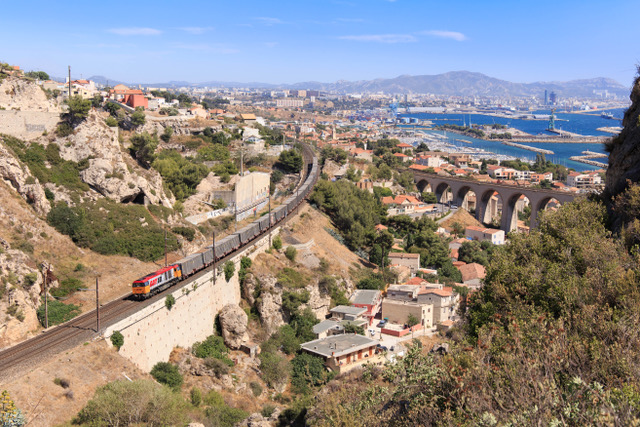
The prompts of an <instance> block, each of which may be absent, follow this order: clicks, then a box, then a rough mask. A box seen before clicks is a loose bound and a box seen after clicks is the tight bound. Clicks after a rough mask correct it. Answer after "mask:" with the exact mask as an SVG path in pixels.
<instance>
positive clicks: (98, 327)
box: [96, 276, 100, 333]
mask: <svg viewBox="0 0 640 427" xmlns="http://www.w3.org/2000/svg"><path fill="white" fill-rule="evenodd" d="M96 332H97V333H100V293H99V292H98V276H96Z"/></svg>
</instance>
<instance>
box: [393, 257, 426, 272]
mask: <svg viewBox="0 0 640 427" xmlns="http://www.w3.org/2000/svg"><path fill="white" fill-rule="evenodd" d="M388 258H389V262H390V263H391V265H402V266H405V267H408V268H409V269H410V270H411V272H412V273H415V272H416V271H418V269H419V268H420V254H408V253H404V252H390V253H389V255H388Z"/></svg>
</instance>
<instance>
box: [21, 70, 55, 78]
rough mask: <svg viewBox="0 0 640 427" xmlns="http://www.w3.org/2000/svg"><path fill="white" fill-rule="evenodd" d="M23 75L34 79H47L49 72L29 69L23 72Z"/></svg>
mask: <svg viewBox="0 0 640 427" xmlns="http://www.w3.org/2000/svg"><path fill="white" fill-rule="evenodd" d="M25 76H27V77H31V78H32V79H36V80H49V74H47V73H45V72H44V71H29V72H27V73H25Z"/></svg>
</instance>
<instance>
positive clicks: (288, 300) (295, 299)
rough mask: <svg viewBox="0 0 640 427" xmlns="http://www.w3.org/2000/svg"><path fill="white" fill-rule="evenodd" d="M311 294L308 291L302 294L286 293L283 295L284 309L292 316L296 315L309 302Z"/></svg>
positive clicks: (304, 290)
mask: <svg viewBox="0 0 640 427" xmlns="http://www.w3.org/2000/svg"><path fill="white" fill-rule="evenodd" d="M309 298H310V294H309V291H308V290H306V289H302V291H301V292H289V291H284V292H283V293H282V309H283V310H284V311H285V312H286V313H287V314H289V315H290V316H291V315H292V314H294V313H295V312H296V311H297V310H298V308H299V307H300V306H301V305H302V304H306V303H307V302H309Z"/></svg>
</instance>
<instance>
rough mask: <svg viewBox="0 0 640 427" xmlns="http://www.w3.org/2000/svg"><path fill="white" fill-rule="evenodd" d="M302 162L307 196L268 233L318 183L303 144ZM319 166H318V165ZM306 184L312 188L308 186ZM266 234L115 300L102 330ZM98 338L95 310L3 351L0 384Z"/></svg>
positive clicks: (105, 311) (103, 316) (104, 309)
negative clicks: (179, 276)
mask: <svg viewBox="0 0 640 427" xmlns="http://www.w3.org/2000/svg"><path fill="white" fill-rule="evenodd" d="M302 152H303V158H304V159H305V165H306V168H305V170H304V173H303V175H302V178H301V179H300V182H299V184H298V188H299V187H305V186H306V187H305V189H306V194H302V195H301V196H302V197H300V198H299V200H297V201H296V203H295V205H292V206H290V209H289V211H288V212H287V215H286V216H284V217H283V218H282V219H281V220H279V221H277V222H274V223H273V224H272V226H271V228H270V229H269V231H270V230H271V229H273V228H276V227H280V226H282V225H283V224H284V223H285V222H287V221H288V220H289V219H291V217H293V216H294V215H295V214H296V213H297V210H295V208H296V207H297V206H298V205H299V204H300V203H302V201H303V199H304V198H305V197H306V196H307V195H308V194H309V192H310V190H311V188H312V187H313V185H314V184H315V182H316V181H317V179H318V175H319V171H318V169H317V168H316V169H315V171H314V174H313V175H312V167H311V164H312V163H313V161H314V160H315V161H316V162H317V159H316V158H315V154H314V153H313V151H312V150H311V148H310V147H309V146H308V145H306V144H303V150H302ZM316 165H317V163H316ZM307 184H310V185H308V186H307ZM265 234H266V233H261V234H259V235H258V236H256V237H255V238H253V239H252V240H250V241H249V242H247V243H245V244H243V245H241V246H240V247H239V248H238V249H236V250H235V251H233V252H231V253H230V254H228V255H226V256H224V257H223V258H220V259H218V260H216V262H215V263H214V265H212V266H211V267H208V268H206V269H204V270H202V271H200V272H198V273H196V274H195V275H193V276H192V277H190V278H189V279H187V280H184V281H182V282H180V283H179V284H178V285H175V286H173V287H170V288H169V289H166V290H165V291H163V292H160V293H158V294H157V295H155V296H153V297H151V298H149V299H147V300H144V301H135V300H133V298H132V294H128V295H125V296H123V297H121V298H119V299H116V300H113V301H111V302H109V303H106V304H104V305H103V306H101V307H100V326H101V329H104V328H105V327H107V326H109V325H112V324H114V323H115V322H117V321H119V320H121V319H123V318H125V317H128V316H130V315H131V314H133V313H135V312H136V311H138V310H140V309H141V308H144V307H146V306H148V305H150V304H153V303H154V302H156V301H157V300H158V299H161V298H163V297H164V295H165V294H166V293H169V292H174V291H175V290H176V289H180V288H182V287H184V286H187V285H189V284H190V283H191V282H192V281H193V280H195V279H197V278H199V277H201V276H202V275H204V274H208V273H209V272H210V271H212V269H213V268H216V267H217V266H218V265H220V263H222V262H225V261H226V260H228V259H230V258H233V257H234V256H236V255H237V254H238V253H239V252H242V251H243V250H244V249H246V248H247V247H248V246H251V245H253V244H254V242H255V241H256V240H258V239H260V238H262V237H263V236H264V235H265ZM98 336H99V331H96V312H95V310H92V311H89V312H86V313H84V314H82V315H80V316H78V317H76V318H74V319H72V320H70V321H69V322H66V323H64V324H62V325H58V326H55V327H52V328H50V329H48V330H46V331H43V332H42V333H41V334H40V335H38V336H36V337H33V338H31V339H28V340H26V341H23V342H22V343H19V344H16V345H14V346H13V347H9V348H7V349H5V350H3V351H0V383H2V382H6V381H8V380H9V379H10V378H12V377H13V376H15V375H18V374H19V373H20V372H21V371H23V370H25V369H28V368H33V367H34V365H36V364H40V363H44V362H47V361H49V359H50V358H52V357H53V356H55V355H57V354H59V353H61V352H63V351H65V350H69V349H71V348H73V347H75V346H77V345H79V344H82V343H83V342H87V341H91V340H93V339H95V338H97V337H98Z"/></svg>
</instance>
